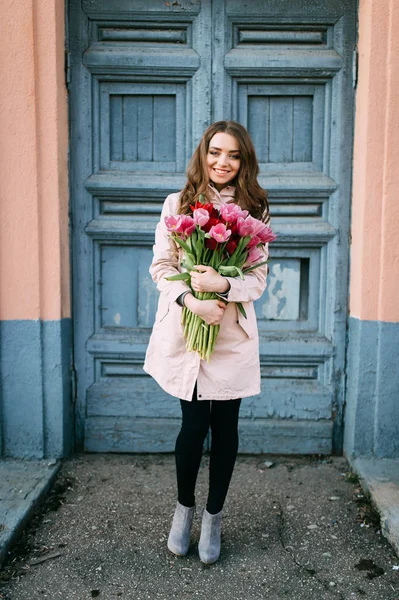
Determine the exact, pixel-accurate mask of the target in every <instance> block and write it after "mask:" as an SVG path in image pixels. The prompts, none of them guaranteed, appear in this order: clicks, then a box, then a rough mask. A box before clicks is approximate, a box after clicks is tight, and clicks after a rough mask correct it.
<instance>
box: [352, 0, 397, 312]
mask: <svg viewBox="0 0 399 600" xmlns="http://www.w3.org/2000/svg"><path fill="white" fill-rule="evenodd" d="M398 31H399V3H398V2H397V0H360V6H359V75H358V86H357V92H356V121H355V145H354V163H353V164H354V171H353V200H352V247H351V283H350V312H351V315H352V316H354V317H358V318H360V319H365V320H380V321H387V322H395V323H396V322H399V294H398V289H399V233H398V232H399V36H398Z"/></svg>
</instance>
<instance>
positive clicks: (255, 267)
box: [243, 260, 269, 274]
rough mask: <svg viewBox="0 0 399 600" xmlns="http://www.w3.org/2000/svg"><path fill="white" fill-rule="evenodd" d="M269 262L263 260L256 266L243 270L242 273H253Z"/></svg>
mask: <svg viewBox="0 0 399 600" xmlns="http://www.w3.org/2000/svg"><path fill="white" fill-rule="evenodd" d="M268 262H269V261H268V260H264V261H263V262H260V263H258V264H257V265H252V267H247V268H246V269H243V272H244V273H245V274H246V273H250V272H251V271H254V270H255V269H257V268H258V267H262V266H263V265H266V264H267V263H268Z"/></svg>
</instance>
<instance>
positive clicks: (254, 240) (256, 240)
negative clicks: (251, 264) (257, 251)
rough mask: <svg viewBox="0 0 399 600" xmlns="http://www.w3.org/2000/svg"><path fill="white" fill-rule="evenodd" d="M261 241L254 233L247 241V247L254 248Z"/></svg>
mask: <svg viewBox="0 0 399 600" xmlns="http://www.w3.org/2000/svg"><path fill="white" fill-rule="evenodd" d="M260 243H261V240H260V238H258V236H257V235H254V236H253V237H252V238H251V239H250V240H249V242H248V244H247V248H256V246H259V244H260Z"/></svg>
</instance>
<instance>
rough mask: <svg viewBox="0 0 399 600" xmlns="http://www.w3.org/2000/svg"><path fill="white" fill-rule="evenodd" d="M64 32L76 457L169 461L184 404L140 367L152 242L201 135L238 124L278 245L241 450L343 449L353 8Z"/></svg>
mask: <svg viewBox="0 0 399 600" xmlns="http://www.w3.org/2000/svg"><path fill="white" fill-rule="evenodd" d="M69 24H70V42H69V43H70V50H71V58H72V74H71V85H70V98H71V103H70V106H71V111H70V115H71V206H72V226H73V281H74V286H73V296H74V324H75V367H76V417H77V430H76V432H77V443H78V447H80V448H85V449H87V450H89V451H116V452H141V451H143V452H151V451H171V450H172V449H173V446H174V439H175V436H176V433H177V431H178V428H179V404H178V402H177V401H176V400H175V399H173V398H171V397H170V396H168V395H167V394H165V393H164V392H163V391H162V390H160V388H159V387H158V386H157V384H155V383H154V382H153V381H152V380H151V379H150V378H149V377H147V376H146V375H145V373H144V372H143V370H142V364H143V359H144V354H145V350H146V346H147V343H148V339H149V335H150V331H151V326H152V323H153V320H154V316H155V309H156V303H157V292H156V289H155V286H154V285H153V283H152V281H151V279H150V277H149V274H148V267H149V264H150V262H151V258H152V243H153V238H154V230H155V226H156V223H157V220H158V219H159V214H160V209H161V205H162V201H163V199H164V198H165V196H166V195H167V194H168V193H170V192H174V191H178V190H179V189H181V188H182V186H183V185H184V181H185V175H184V171H185V168H186V165H187V161H188V159H189V157H190V156H191V154H192V151H193V149H194V148H195V146H196V144H197V143H198V141H199V139H200V137H201V135H202V133H203V131H204V130H205V128H206V127H207V126H208V125H209V124H210V123H211V122H212V121H215V120H219V119H230V118H232V119H235V120H238V121H240V122H241V123H243V124H244V125H245V126H246V127H247V128H248V129H249V131H250V133H251V135H252V138H253V140H254V143H255V146H256V149H257V152H258V157H259V160H260V166H261V176H260V181H261V183H262V185H263V186H264V187H265V188H267V189H268V190H269V194H270V202H271V212H272V217H273V227H274V229H276V230H277V231H278V233H279V238H278V242H277V243H275V244H274V245H273V256H272V260H271V262H270V275H269V285H268V289H267V291H266V293H265V294H264V296H263V297H262V299H261V300H259V301H258V302H257V304H256V310H257V315H258V321H259V330H260V342H261V345H260V347H261V367H262V378H263V382H262V394H261V395H260V396H259V397H255V398H249V399H247V400H245V401H244V402H243V406H242V413H241V415H242V418H241V422H240V428H241V434H240V440H241V441H240V450H241V451H242V452H295V453H308V452H321V453H328V452H331V451H332V450H335V451H337V452H339V451H340V449H341V435H342V426H343V423H342V407H343V383H344V382H343V377H344V353H345V324H346V302H347V267H348V221H349V201H350V164H351V147H352V107H353V89H352V59H353V49H354V43H355V2H354V1H353V0H331V1H330V2H325V1H323V0H309V1H307V2H303V0H269V1H257V0H256V1H253V2H252V1H251V2H249V1H247V2H243V1H239V0H203V1H200V0H190V1H189V0H182V1H180V2H161V1H160V0H146V1H144V0H136V1H134V2H131V1H130V0H113V1H109V0H82V2H80V1H77V0H71V2H70V11H69ZM171 334H172V332H171Z"/></svg>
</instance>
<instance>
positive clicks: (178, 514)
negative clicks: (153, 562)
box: [168, 502, 195, 556]
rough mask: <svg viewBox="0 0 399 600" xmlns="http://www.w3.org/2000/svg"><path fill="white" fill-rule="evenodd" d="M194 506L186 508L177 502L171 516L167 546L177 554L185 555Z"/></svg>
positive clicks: (188, 543) (188, 542)
mask: <svg viewBox="0 0 399 600" xmlns="http://www.w3.org/2000/svg"><path fill="white" fill-rule="evenodd" d="M194 511H195V506H193V507H192V508H187V506H183V504H180V502H177V505H176V510H175V514H174V516H173V521H172V528H171V530H170V533H169V538H168V548H169V550H170V551H171V552H173V554H177V556H185V554H187V551H188V547H189V545H190V531H191V525H192V523H193V518H194Z"/></svg>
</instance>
